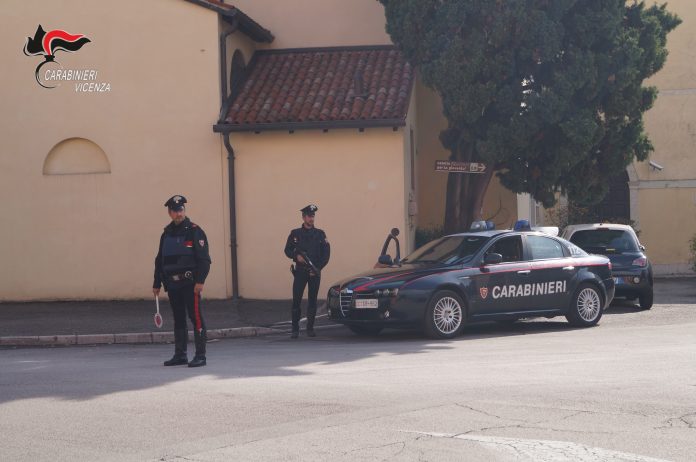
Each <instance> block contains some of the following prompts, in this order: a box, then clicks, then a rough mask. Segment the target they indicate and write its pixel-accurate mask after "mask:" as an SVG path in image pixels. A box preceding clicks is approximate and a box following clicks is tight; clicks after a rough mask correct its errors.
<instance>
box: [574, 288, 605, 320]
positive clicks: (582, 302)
mask: <svg viewBox="0 0 696 462" xmlns="http://www.w3.org/2000/svg"><path fill="white" fill-rule="evenodd" d="M600 307H601V303H600V299H599V294H598V293H597V291H596V290H594V289H591V288H589V287H587V288H585V289H582V291H580V294H578V301H577V308H578V314H579V315H580V317H581V318H582V319H583V320H584V321H587V322H591V321H594V320H595V318H596V317H597V315H599V310H600Z"/></svg>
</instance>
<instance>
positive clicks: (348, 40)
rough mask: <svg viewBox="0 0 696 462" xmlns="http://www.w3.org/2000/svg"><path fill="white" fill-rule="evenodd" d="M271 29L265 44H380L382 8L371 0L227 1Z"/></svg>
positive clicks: (387, 40) (385, 41) (383, 38)
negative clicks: (269, 37) (268, 40)
mask: <svg viewBox="0 0 696 462" xmlns="http://www.w3.org/2000/svg"><path fill="white" fill-rule="evenodd" d="M228 3H232V4H234V5H235V6H236V7H238V8H239V9H241V10H242V11H243V12H244V13H246V14H248V15H249V16H251V17H252V18H254V19H255V20H257V21H258V22H259V23H260V24H261V25H262V26H263V27H265V28H267V29H269V30H270V31H271V32H273V35H274V36H275V40H274V41H273V43H271V44H269V45H265V46H266V47H268V48H296V47H326V46H339V45H382V44H389V43H391V39H390V38H389V35H388V34H387V33H386V32H385V27H384V23H385V19H384V8H383V7H382V4H381V3H379V2H377V1H375V0H350V1H346V0H282V1H279V0H239V1H237V0H235V1H234V2H231V1H228Z"/></svg>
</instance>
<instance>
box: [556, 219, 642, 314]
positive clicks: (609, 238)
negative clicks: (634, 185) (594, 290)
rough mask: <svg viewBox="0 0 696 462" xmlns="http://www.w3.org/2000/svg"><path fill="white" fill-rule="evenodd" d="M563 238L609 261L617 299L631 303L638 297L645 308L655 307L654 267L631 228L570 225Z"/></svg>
mask: <svg viewBox="0 0 696 462" xmlns="http://www.w3.org/2000/svg"><path fill="white" fill-rule="evenodd" d="M563 237H564V238H565V239H568V240H569V241H570V242H572V243H573V244H575V245H577V246H578V247H580V248H581V249H583V250H584V251H586V252H588V253H592V254H599V255H606V257H607V258H609V260H610V261H611V264H612V273H613V276H614V283H615V284H616V297H625V298H626V299H627V300H630V301H633V300H635V299H636V298H638V301H639V304H640V307H641V308H642V309H644V310H649V309H650V308H652V306H653V270H652V264H651V263H650V260H649V259H648V256H647V255H646V253H645V247H644V246H643V245H642V244H641V243H640V241H639V240H638V236H637V235H636V232H635V231H634V230H633V228H632V227H630V226H628V225H621V224H612V223H593V224H582V225H570V226H568V227H566V229H565V230H564V231H563Z"/></svg>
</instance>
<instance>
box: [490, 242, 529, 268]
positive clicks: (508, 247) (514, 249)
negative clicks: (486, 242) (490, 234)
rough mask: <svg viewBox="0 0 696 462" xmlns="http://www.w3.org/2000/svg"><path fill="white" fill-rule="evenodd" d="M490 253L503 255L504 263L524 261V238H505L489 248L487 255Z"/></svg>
mask: <svg viewBox="0 0 696 462" xmlns="http://www.w3.org/2000/svg"><path fill="white" fill-rule="evenodd" d="M489 253H499V254H500V255H502V256H503V261H502V263H508V262H516V261H522V238H521V237H520V236H510V237H504V238H502V239H500V240H498V241H496V242H495V243H494V244H493V245H492V246H490V247H489V248H488V250H487V251H486V255H488V254H489Z"/></svg>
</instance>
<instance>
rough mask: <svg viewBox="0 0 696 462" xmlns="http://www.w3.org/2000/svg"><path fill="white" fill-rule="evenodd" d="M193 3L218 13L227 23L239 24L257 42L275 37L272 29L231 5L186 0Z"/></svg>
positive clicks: (266, 41) (263, 41)
mask: <svg viewBox="0 0 696 462" xmlns="http://www.w3.org/2000/svg"><path fill="white" fill-rule="evenodd" d="M186 1H188V2H191V3H193V4H196V5H199V6H202V7H203V8H207V9H209V10H212V11H215V12H216V13H218V14H219V15H220V16H221V17H222V18H223V19H224V20H225V21H226V22H227V23H229V24H231V25H235V24H237V25H238V26H239V30H241V31H242V32H244V33H245V34H246V35H247V36H248V37H249V38H251V39H252V40H254V41H256V42H261V43H271V42H272V41H273V39H274V38H275V37H274V36H273V34H272V33H271V31H269V30H268V29H265V28H263V27H262V26H261V25H260V24H259V23H257V22H256V21H254V20H253V19H251V18H250V17H249V16H247V15H246V14H245V13H244V12H242V11H241V10H239V9H237V8H235V7H233V6H232V5H229V7H226V8H223V7H221V6H218V5H216V4H214V3H210V2H207V1H205V0H186Z"/></svg>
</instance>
